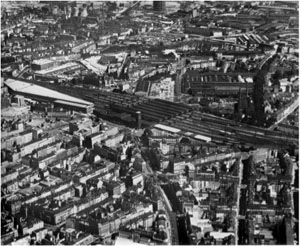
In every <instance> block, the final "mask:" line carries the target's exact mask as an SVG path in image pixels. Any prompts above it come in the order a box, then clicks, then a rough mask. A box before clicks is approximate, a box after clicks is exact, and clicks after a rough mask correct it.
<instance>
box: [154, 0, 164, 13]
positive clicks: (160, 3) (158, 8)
mask: <svg viewBox="0 0 300 246" xmlns="http://www.w3.org/2000/svg"><path fill="white" fill-rule="evenodd" d="M165 7H166V2H164V1H153V10H155V11H164V10H165Z"/></svg>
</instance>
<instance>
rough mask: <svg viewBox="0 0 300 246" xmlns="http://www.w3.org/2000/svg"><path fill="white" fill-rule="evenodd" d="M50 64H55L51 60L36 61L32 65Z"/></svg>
mask: <svg viewBox="0 0 300 246" xmlns="http://www.w3.org/2000/svg"><path fill="white" fill-rule="evenodd" d="M48 63H53V61H52V60H49V59H39V60H34V61H33V62H32V64H37V65H44V64H48Z"/></svg>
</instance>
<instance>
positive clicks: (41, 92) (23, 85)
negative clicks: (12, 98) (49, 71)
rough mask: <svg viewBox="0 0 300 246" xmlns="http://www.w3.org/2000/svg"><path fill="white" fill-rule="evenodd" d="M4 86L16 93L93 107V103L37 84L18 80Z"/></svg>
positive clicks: (10, 80)
mask: <svg viewBox="0 0 300 246" xmlns="http://www.w3.org/2000/svg"><path fill="white" fill-rule="evenodd" d="M4 84H5V85H6V86H8V87H9V88H10V89H12V90H13V91H16V92H23V93H27V94H31V95H35V96H42V97H49V98H52V99H54V100H61V101H67V102H71V103H78V104H81V105H82V104H84V105H92V103H91V102H88V101H85V100H81V99H78V98H76V97H72V96H69V95H66V94H63V93H60V92H57V91H54V90H50V89H47V88H45V87H42V86H38V85H35V84H31V83H28V82H23V81H21V80H16V79H7V80H6V81H5V82H4Z"/></svg>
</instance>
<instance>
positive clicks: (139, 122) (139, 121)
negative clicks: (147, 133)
mask: <svg viewBox="0 0 300 246" xmlns="http://www.w3.org/2000/svg"><path fill="white" fill-rule="evenodd" d="M136 123H137V128H138V129H141V128H142V112H141V111H136Z"/></svg>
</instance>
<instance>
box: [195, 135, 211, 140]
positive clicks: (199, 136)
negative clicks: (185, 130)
mask: <svg viewBox="0 0 300 246" xmlns="http://www.w3.org/2000/svg"><path fill="white" fill-rule="evenodd" d="M194 138H196V139H200V140H205V141H211V138H210V137H206V136H202V135H196V136H194Z"/></svg>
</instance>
